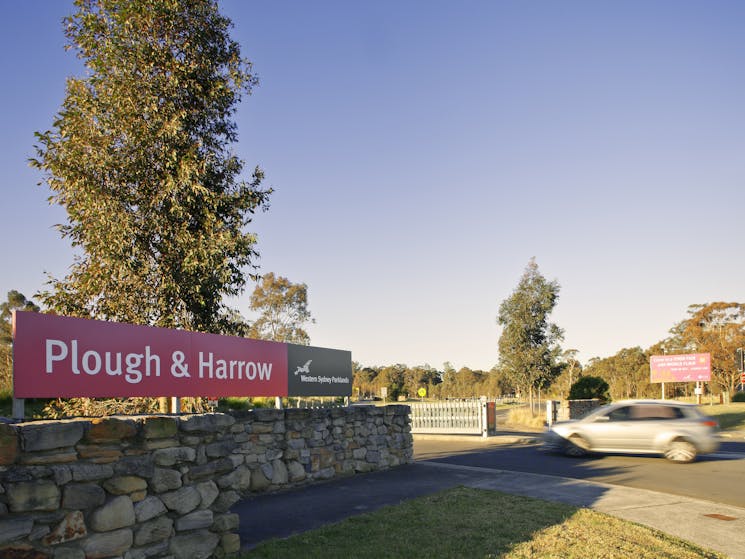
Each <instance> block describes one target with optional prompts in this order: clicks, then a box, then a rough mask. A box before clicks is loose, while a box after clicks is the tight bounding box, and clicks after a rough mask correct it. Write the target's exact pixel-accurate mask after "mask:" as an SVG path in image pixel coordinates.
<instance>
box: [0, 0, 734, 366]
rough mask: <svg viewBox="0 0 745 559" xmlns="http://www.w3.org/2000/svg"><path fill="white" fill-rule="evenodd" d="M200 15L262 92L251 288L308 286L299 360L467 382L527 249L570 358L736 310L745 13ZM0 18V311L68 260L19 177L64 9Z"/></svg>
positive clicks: (44, 104)
mask: <svg viewBox="0 0 745 559" xmlns="http://www.w3.org/2000/svg"><path fill="white" fill-rule="evenodd" d="M221 6H222V11H223V12H224V13H225V14H226V15H228V16H229V17H230V18H231V19H232V20H233V22H234V24H235V28H234V30H233V37H234V38H235V39H236V40H238V42H239V43H240V44H241V45H242V48H243V53H244V55H245V56H246V57H248V58H249V59H251V60H252V61H253V63H254V68H255V70H256V72H257V74H258V75H259V77H260V80H261V83H260V85H259V87H258V88H257V89H256V90H255V91H254V94H253V95H252V96H250V97H246V98H245V99H244V101H243V103H242V105H241V108H240V111H239V114H238V117H237V121H238V125H239V132H240V143H239V144H238V145H237V146H236V151H237V153H238V154H239V155H240V157H241V158H242V159H243V160H244V161H245V162H246V169H247V170H250V169H251V168H252V167H253V166H254V165H256V164H258V165H260V166H261V167H262V168H263V169H264V170H265V172H266V176H267V180H266V184H267V185H271V186H273V187H274V188H275V189H276V192H275V194H274V195H273V197H272V201H271V209H270V211H269V212H267V213H265V214H261V215H259V216H258V217H257V219H256V220H255V222H254V224H253V227H252V228H253V230H254V231H256V232H257V233H258V234H259V236H260V244H259V251H260V252H261V260H260V264H261V270H262V271H264V272H269V271H272V272H275V273H276V274H279V275H282V276H285V277H287V278H289V279H290V280H291V281H293V282H304V283H306V284H307V285H308V290H309V299H310V310H311V312H312V314H313V315H314V317H315V318H316V321H317V322H316V324H314V325H312V326H311V327H310V329H309V332H310V335H311V343H312V344H313V345H319V346H326V347H335V348H342V349H348V350H351V351H352V356H353V359H355V360H356V361H359V362H360V363H362V364H364V365H374V364H381V365H382V364H392V363H406V364H408V365H410V366H413V365H418V364H424V363H429V364H430V365H432V366H435V367H438V368H439V367H441V366H442V363H443V362H444V361H450V362H451V363H452V364H453V365H454V366H455V367H456V368H459V367H461V366H469V367H471V368H481V369H488V368H490V367H491V366H492V365H494V364H495V363H496V362H497V360H498V354H497V340H498V337H499V334H500V332H499V329H498V327H497V324H496V315H497V310H498V307H499V304H500V303H501V301H503V300H504V299H505V298H506V297H508V296H509V295H510V293H511V292H512V290H513V289H514V288H515V286H516V285H517V283H518V281H519V278H520V276H521V274H522V272H523V270H524V268H525V266H526V265H527V263H528V261H529V260H530V258H531V257H535V258H536V261H537V263H538V266H539V268H540V270H541V272H542V273H543V274H544V275H545V276H546V277H547V278H548V279H556V280H558V282H559V283H560V285H561V294H560V299H559V303H558V306H557V308H556V310H555V312H554V314H553V319H554V321H555V322H556V323H558V324H559V326H561V327H562V328H564V329H565V333H566V336H565V342H564V344H563V346H564V347H565V348H574V349H578V350H579V351H580V357H581V359H582V360H583V361H586V360H587V359H589V358H591V357H594V356H601V357H605V356H608V355H612V354H614V353H615V352H616V351H618V350H619V349H621V348H624V347H633V346H637V345H639V346H642V347H643V348H647V347H649V346H650V345H652V344H653V343H655V342H657V341H659V340H661V339H662V338H664V337H665V336H666V335H667V332H668V330H669V329H670V327H672V326H673V325H674V324H675V323H676V322H678V321H680V320H682V319H683V318H685V317H686V309H687V307H688V305H689V304H692V303H704V302H709V301H715V300H725V301H740V302H742V301H744V300H745V282H744V279H745V254H743V242H742V239H743V229H744V225H745V224H744V223H743V216H744V215H745V184H743V183H744V181H745V70H744V68H745V33H743V23H744V22H745V3H743V2H739V1H732V2H723V1H711V2H686V1H679V0H671V1H667V2H660V1H624V2H596V1H583V2H579V1H567V2H553V1H536V2H524V1H501V2H495V1H491V0H483V1H476V0H467V1H464V2H444V1H442V2H438V1H430V0H426V1H425V0H421V1H388V0H378V1H376V2H366V3H362V2H342V1H339V2H327V1H323V0H319V1H318V2H305V1H296V2H286V1H276V0H271V1H270V0H267V1H240V0H232V1H229V2H222V3H221ZM0 8H1V9H2V10H3V12H4V13H3V17H2V18H0V52H2V59H1V64H2V66H1V69H2V76H3V78H2V81H3V85H2V87H0V105H1V106H2V107H3V109H2V115H3V119H2V120H3V123H2V127H0V169H1V172H2V175H1V179H0V185H1V188H2V201H3V202H2V204H3V206H2V219H1V220H0V235H2V238H3V240H4V243H3V244H4V251H3V253H4V258H3V264H2V268H1V269H2V273H0V295H1V296H3V297H4V296H5V293H6V292H7V291H8V290H10V289H17V290H19V291H21V292H23V293H24V294H26V295H27V296H31V295H33V294H34V293H36V292H37V291H38V290H40V289H41V288H42V287H43V284H44V281H45V272H48V273H50V274H52V275H53V276H55V277H62V276H63V275H64V274H65V273H66V269H67V266H68V265H69V264H70V263H71V262H72V251H71V249H70V248H69V245H68V243H67V242H66V241H63V240H61V239H60V237H59V235H58V234H57V232H56V230H55V229H54V227H53V225H54V224H55V223H59V222H61V221H63V220H64V218H65V215H64V212H63V211H62V210H61V209H60V208H54V207H50V206H49V205H48V204H47V202H46V199H47V196H48V194H49V193H48V191H47V189H46V187H43V186H42V187H39V186H36V183H37V182H39V180H40V178H41V177H40V175H39V174H38V173H37V172H36V171H34V170H33V169H30V168H29V167H28V166H27V159H28V158H29V157H30V156H32V155H33V153H34V152H33V143H34V138H33V132H34V131H37V130H45V129H48V128H50V127H51V125H52V122H53V117H54V115H55V113H56V111H57V110H58V108H59V106H60V104H61V102H62V99H63V96H64V80H65V77H66V76H68V75H73V74H79V73H80V71H81V69H80V65H79V62H78V61H77V60H76V58H75V57H74V55H73V54H72V53H65V52H64V50H63V48H62V47H63V44H64V37H63V34H62V26H61V23H60V21H61V18H62V17H63V16H64V15H66V14H67V13H69V12H71V11H72V5H71V2H70V3H68V2H64V1H59V0H54V1H53V0H47V1H27V2H11V1H10V0H0ZM252 287H253V285H252V284H249V287H248V290H247V292H246V293H245V294H244V296H242V297H240V298H239V299H237V300H235V301H233V303H234V305H235V306H236V307H237V308H238V309H239V310H241V311H242V312H243V314H244V315H246V316H250V314H249V313H248V310H247V309H248V296H249V294H250V291H251V289H252Z"/></svg>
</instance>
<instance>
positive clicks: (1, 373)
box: [0, 290, 40, 394]
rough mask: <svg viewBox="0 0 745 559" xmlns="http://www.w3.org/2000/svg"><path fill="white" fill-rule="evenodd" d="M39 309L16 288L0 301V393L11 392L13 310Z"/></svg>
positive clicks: (33, 310) (37, 310)
mask: <svg viewBox="0 0 745 559" xmlns="http://www.w3.org/2000/svg"><path fill="white" fill-rule="evenodd" d="M39 310H40V309H39V307H38V305H36V303H34V302H33V301H32V300H31V299H26V297H25V296H24V295H23V294H22V293H19V292H18V291H16V290H11V291H8V300H7V301H5V302H3V303H0V393H3V394H12V392H13V325H12V324H11V319H12V317H13V311H32V312H39Z"/></svg>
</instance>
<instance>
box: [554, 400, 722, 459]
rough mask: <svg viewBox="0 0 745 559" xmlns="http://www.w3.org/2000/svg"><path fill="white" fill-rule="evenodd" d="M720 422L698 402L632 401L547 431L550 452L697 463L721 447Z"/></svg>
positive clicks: (561, 422) (603, 408)
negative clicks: (612, 454) (627, 455)
mask: <svg viewBox="0 0 745 559" xmlns="http://www.w3.org/2000/svg"><path fill="white" fill-rule="evenodd" d="M718 431H719V424H718V423H717V421H716V420H715V419H712V418H711V417H708V416H706V415H704V414H703V413H701V412H700V411H699V409H698V407H696V406H695V405H693V404H683V403H680V402H674V401H669V400H627V401H622V402H615V403H613V404H608V405H606V406H603V407H601V408H598V409H596V410H595V411H593V412H592V413H590V414H589V415H587V416H585V417H583V418H582V419H578V420H572V421H560V422H558V423H554V424H553V425H552V426H551V427H550V428H549V429H548V431H546V433H545V434H544V445H545V447H546V449H548V450H560V451H563V452H564V453H565V454H567V455H569V456H584V455H585V454H587V453H590V452H628V453H635V454H638V453H642V454H662V455H663V456H664V457H665V458H667V459H668V460H671V461H672V462H680V463H686V462H692V461H693V460H695V459H696V456H697V455H699V454H707V453H709V452H714V451H715V450H716V449H717V448H718V447H719V437H718Z"/></svg>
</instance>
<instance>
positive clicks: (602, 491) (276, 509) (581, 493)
mask: <svg viewBox="0 0 745 559" xmlns="http://www.w3.org/2000/svg"><path fill="white" fill-rule="evenodd" d="M459 485H464V486H467V487H474V488H479V489H491V490H497V491H502V492H505V493H511V494H516V495H525V496H529V497H536V498H539V499H545V500H548V501H557V502H562V503H567V504H571V505H575V506H581V507H589V508H591V509H594V510H597V511H600V512H604V513H607V514H611V515H613V516H617V517H619V518H623V519H625V520H629V521H632V522H636V523H638V524H644V525H646V526H650V527H652V528H656V529H658V530H661V531H663V532H666V533H668V534H671V535H673V536H676V537H679V538H682V539H686V540H688V541H692V542H695V543H696V544H698V545H700V546H702V547H705V548H709V549H712V550H715V551H719V552H720V553H724V554H726V555H727V556H729V557H731V558H732V559H745V536H744V534H745V509H742V508H738V507H732V506H729V505H720V504H717V503H712V502H709V501H702V500H697V499H691V498H688V497H680V496H677V495H668V494H665V493H658V492H655V491H647V490H644V489H634V488H630V487H622V486H618V485H610V484H605V483H596V482H589V481H584V480H576V479H570V478H562V477H556V476H546V475H538V474H528V473H520V472H512V471H506V470H494V469H489V468H474V467H470V466H457V465H452V464H444V463H439V462H434V461H427V460H422V461H417V462H415V463H413V464H407V465H405V466H400V467H398V468H392V469H390V470H385V471H382V472H374V473H370V474H362V475H357V476H352V477H347V478H341V479H336V480H332V481H328V482H324V483H318V484H314V485H309V486H306V487H303V488H300V489H296V490H291V491H286V492H282V493H273V494H264V495H260V496H258V497H255V498H252V499H247V500H244V501H241V502H239V503H238V504H236V505H235V507H233V511H234V512H237V513H238V514H239V515H240V519H241V522H240V528H239V532H240V536H241V544H242V547H243V549H251V548H252V547H254V546H256V545H257V544H258V543H259V542H262V541H264V540H267V539H270V538H285V537H288V536H290V535H292V534H296V533H300V532H304V531H307V530H312V529H315V528H318V527H320V526H323V525H325V524H329V523H333V522H338V521H340V520H343V519H345V518H348V517H349V516H353V515H356V514H361V513H365V512H370V511H373V510H376V509H379V508H381V507H383V506H386V505H396V504H399V503H401V502H402V501H405V500H406V499H411V498H413V497H418V496H421V495H427V494H430V493H434V492H437V491H441V490H443V489H448V488H451V487H456V486H459Z"/></svg>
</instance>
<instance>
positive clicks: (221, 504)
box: [212, 491, 241, 512]
mask: <svg viewBox="0 0 745 559" xmlns="http://www.w3.org/2000/svg"><path fill="white" fill-rule="evenodd" d="M240 500H241V496H240V495H239V494H238V492H237V491H223V492H222V493H220V495H219V496H218V497H217V499H215V502H214V503H213V504H212V508H213V509H214V510H215V511H216V512H228V511H229V510H230V507H232V506H233V505H234V504H236V503H237V502H238V501H240Z"/></svg>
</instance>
